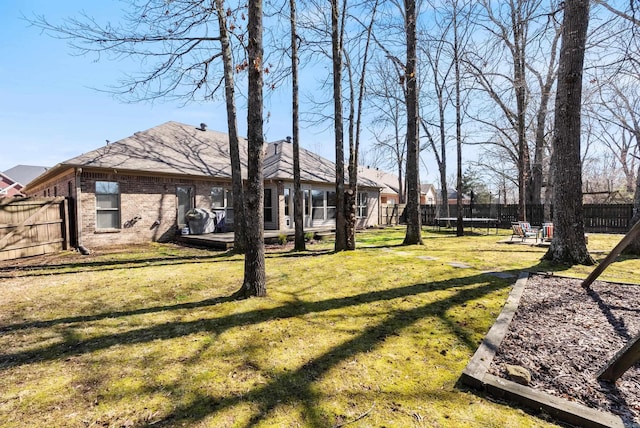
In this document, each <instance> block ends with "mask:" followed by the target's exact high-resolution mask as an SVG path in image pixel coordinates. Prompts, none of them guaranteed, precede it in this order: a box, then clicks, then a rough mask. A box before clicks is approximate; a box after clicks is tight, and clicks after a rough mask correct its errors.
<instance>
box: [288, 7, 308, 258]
mask: <svg viewBox="0 0 640 428" xmlns="http://www.w3.org/2000/svg"><path fill="white" fill-rule="evenodd" d="M289 9H290V12H291V89H292V90H291V96H292V101H291V105H292V118H291V119H292V127H293V223H294V227H295V238H294V248H295V249H296V250H297V251H303V250H304V249H305V247H306V244H305V240H304V213H303V207H302V205H303V203H304V202H303V194H302V185H301V183H300V114H299V100H298V33H297V18H296V1H295V0H289Z"/></svg>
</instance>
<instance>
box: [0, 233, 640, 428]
mask: <svg viewBox="0 0 640 428" xmlns="http://www.w3.org/2000/svg"><path fill="white" fill-rule="evenodd" d="M502 233H503V234H504V233H507V232H502ZM508 236H509V235H502V236H496V235H472V236H465V237H462V238H457V237H455V236H453V235H452V234H451V233H435V232H432V231H427V230H425V232H424V245H422V246H402V245H401V243H402V239H403V238H404V230H403V229H402V228H392V229H386V230H372V231H368V232H363V233H359V234H358V250H357V251H353V252H342V253H338V254H336V253H333V252H332V251H331V249H332V247H333V244H332V243H331V242H319V243H317V244H313V245H309V246H308V251H306V252H303V253H294V252H291V251H286V250H269V251H268V253H267V261H266V263H267V290H268V297H266V298H261V299H257V298H254V299H248V300H243V301H232V300H230V299H229V298H228V296H230V295H231V294H232V293H233V292H234V291H236V290H237V289H238V288H239V287H240V284H241V280H242V269H243V259H242V257H241V256H237V255H232V254H227V253H220V252H213V251H207V250H201V249H193V248H183V247H178V246H174V245H160V244H154V245H149V246H142V247H133V248H130V249H128V250H127V251H124V250H123V249H113V250H111V251H102V252H100V253H96V254H93V255H90V256H79V255H76V254H74V253H62V254H59V255H56V256H55V257H48V258H47V259H46V260H47V264H46V265H41V266H38V265H37V263H36V265H32V266H30V267H25V266H23V267H21V268H18V269H10V268H4V269H2V270H0V426H2V427H44V426H47V427H88V426H109V427H121V426H124V427H140V426H148V425H152V426H190V427H191V426H196V427H249V426H258V427H271V426H273V427H339V426H344V425H348V426H349V427H412V426H416V427H465V426H467V427H505V426H518V427H528V426H529V427H543V426H554V425H553V424H552V423H549V422H546V421H545V420H544V418H538V417H536V416H532V415H530V414H527V413H525V412H524V411H522V410H519V409H515V408H512V407H510V406H508V405H507V404H506V403H502V402H496V401H494V400H490V399H487V398H484V397H482V396H480V395H477V394H476V393H473V392H469V391H465V390H463V389H460V388H458V387H456V383H457V381H458V379H459V377H460V375H461V372H462V370H463V368H464V367H465V365H466V364H467V362H468V361H469V360H470V358H471V356H472V355H473V353H474V351H475V349H476V348H477V346H478V344H479V343H480V341H481V340H482V338H483V337H484V335H485V334H486V332H487V331H488V329H489V328H490V327H491V325H492V324H493V322H494V321H495V318H496V317H497V315H498V314H499V312H500V310H501V308H502V305H503V304H504V302H505V300H506V298H507V295H508V293H509V291H510V288H511V286H512V284H513V282H514V279H513V278H511V279H502V278H500V277H498V276H495V275H493V274H491V272H500V273H509V274H512V275H514V276H516V275H517V274H518V273H519V272H520V271H522V270H542V271H554V270H555V271H557V273H558V274H562V275H569V276H577V277H585V276H586V275H587V274H588V273H589V272H590V271H591V269H592V267H582V266H580V267H574V268H570V269H567V268H564V269H557V268H552V267H550V266H549V265H547V264H545V263H541V262H540V258H541V256H542V255H543V254H544V252H545V249H542V248H537V247H531V246H525V245H506V244H499V243H498V241H499V240H500V239H503V238H505V237H507V238H508ZM620 238H621V236H620V235H595V234H592V235H590V237H589V248H590V250H594V251H595V250H602V251H598V252H596V253H595V254H594V255H595V256H596V258H598V259H602V258H604V256H605V255H606V252H607V251H609V250H610V249H611V248H613V246H614V245H615V244H616V243H617V242H618V241H619V239H620ZM34 260H35V261H37V260H40V259H34ZM452 263H453V264H455V265H456V266H464V267H456V266H454V265H452ZM635 272H640V260H638V259H635V258H623V259H621V260H619V261H618V262H616V263H614V264H613V265H612V266H611V267H610V268H609V269H608V270H607V271H605V274H604V275H603V279H608V280H614V281H624V282H640V275H639V274H636V273H635Z"/></svg>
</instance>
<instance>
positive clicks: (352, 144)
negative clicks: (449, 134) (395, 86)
mask: <svg viewBox="0 0 640 428" xmlns="http://www.w3.org/2000/svg"><path fill="white" fill-rule="evenodd" d="M378 2H379V0H375V2H374V4H373V6H372V11H371V17H370V19H369V23H368V24H364V23H362V22H360V24H361V25H363V26H364V27H365V30H366V38H365V43H364V52H363V53H362V58H361V64H360V73H359V75H357V77H356V73H355V70H354V68H355V64H354V63H353V62H352V60H351V55H350V54H349V53H348V52H346V50H345V52H344V56H345V59H346V61H345V63H346V66H347V72H348V75H349V128H348V129H349V168H348V170H349V188H348V189H347V191H346V192H345V217H346V218H345V226H346V231H345V233H346V240H347V247H346V248H347V249H348V250H355V249H356V216H357V214H356V209H357V202H358V164H359V152H360V134H361V132H360V131H361V128H362V116H363V111H362V110H363V108H364V107H363V104H364V97H365V82H366V76H367V68H368V65H369V48H370V44H371V33H372V31H373V24H374V22H375V17H376V11H377V8H378ZM356 80H357V89H356Z"/></svg>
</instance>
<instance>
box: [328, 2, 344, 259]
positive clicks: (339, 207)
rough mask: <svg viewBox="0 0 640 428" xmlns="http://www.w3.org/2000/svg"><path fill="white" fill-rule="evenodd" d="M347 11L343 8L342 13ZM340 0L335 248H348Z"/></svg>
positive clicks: (335, 31)
mask: <svg viewBox="0 0 640 428" xmlns="http://www.w3.org/2000/svg"><path fill="white" fill-rule="evenodd" d="M344 12H345V11H344V10H343V11H342V13H344ZM339 18H340V10H339V6H338V0H331V45H332V58H333V110H334V116H335V117H334V132H335V150H336V242H335V250H336V251H343V250H345V249H346V248H347V239H346V230H345V226H346V224H345V216H344V212H345V209H344V207H345V204H344V129H343V116H342V33H341V31H340V27H341V26H340V24H339Z"/></svg>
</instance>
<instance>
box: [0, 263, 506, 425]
mask: <svg viewBox="0 0 640 428" xmlns="http://www.w3.org/2000/svg"><path fill="white" fill-rule="evenodd" d="M515 276H517V273H515V275H514V280H515ZM476 284H480V285H478V286H475V287H471V288H470V287H469V286H473V285H476ZM511 285H512V282H511V281H510V280H505V279H501V278H498V277H495V276H491V275H488V274H476V275H471V276H468V277H462V278H455V279H450V280H445V281H439V282H431V283H420V284H414V285H408V286H403V287H398V288H393V289H387V290H381V291H374V292H365V293H361V294H357V295H353V296H349V297H341V298H333V299H326V300H322V301H316V302H304V301H296V302H291V303H288V304H285V305H283V306H280V307H276V308H268V309H257V310H253V311H249V312H246V313H242V314H234V315H230V316H225V317H222V318H215V319H204V320H202V319H201V320H195V321H173V322H167V323H162V324H158V325H155V326H152V327H147V328H140V329H136V330H131V331H127V332H123V333H115V334H109V335H103V336H100V337H96V338H91V339H85V340H82V339H78V338H77V337H74V336H73V335H70V336H68V337H67V338H66V340H65V341H64V342H62V343H58V344H53V345H48V346H44V347H41V348H39V349H36V350H30V351H23V352H17V353H8V354H0V371H2V370H7V369H10V368H12V367H17V366H22V365H28V364H32V363H36V362H37V363H41V362H43V361H58V360H65V359H66V358H69V357H70V356H75V355H82V354H89V353H92V352H95V351H99V350H102V349H107V348H110V347H112V346H115V345H131V344H141V343H147V342H152V341H157V340H169V339H173V338H178V337H182V336H187V335H191V334H195V333H200V332H209V333H212V334H213V335H220V334H221V333H223V332H225V331H227V330H229V329H232V328H235V327H242V326H247V325H255V324H259V323H263V322H267V321H269V320H273V319H278V318H279V319H285V318H291V317H301V316H304V315H306V314H311V313H318V312H323V311H330V310H335V309H342V308H348V307H351V306H356V305H361V304H367V303H375V302H381V301H389V300H393V299H397V298H403V297H410V296H416V295H420V294H423V293H430V292H434V291H442V290H448V289H454V288H455V292H454V294H452V295H450V296H448V297H446V298H443V299H441V300H438V301H435V302H431V303H428V304H425V305H421V306H418V307H415V308H412V309H408V310H397V311H395V312H393V313H392V314H390V316H389V317H387V318H385V320H384V321H382V322H380V323H379V324H377V325H373V326H370V327H368V328H366V329H364V330H362V331H361V332H360V333H359V334H358V335H357V336H356V337H354V338H353V339H351V340H348V341H346V342H344V343H343V344H341V345H339V346H336V347H334V348H332V349H331V350H330V351H328V352H326V353H325V354H323V355H320V356H318V357H316V358H314V359H312V360H310V361H308V362H307V363H306V364H305V365H304V366H302V367H300V368H299V369H297V370H295V371H292V372H287V373H285V374H283V375H279V376H278V377H276V378H275V379H273V380H272V381H270V382H268V383H267V384H264V385H259V386H256V387H255V388H254V389H253V390H251V391H249V392H248V393H246V394H243V395H242V396H228V397H224V398H222V399H220V398H219V397H218V398H216V397H212V396H209V395H206V394H204V393H202V392H196V391H193V392H192V393H191V394H193V397H194V398H193V399H192V400H191V401H190V402H189V403H186V404H184V405H182V406H179V407H177V408H176V409H175V410H174V411H173V412H172V413H171V414H169V415H167V416H165V417H164V419H162V420H161V421H158V422H157V423H158V424H160V425H172V424H176V423H193V422H195V421H198V420H202V419H204V418H205V417H207V416H208V415H210V414H213V413H215V412H217V411H220V410H224V409H225V408H230V407H232V406H234V405H236V404H240V403H243V402H254V403H256V404H257V405H258V406H259V410H258V411H257V412H256V413H255V414H254V416H253V417H252V419H251V420H250V421H249V423H248V424H247V426H252V425H255V424H257V423H258V422H259V421H260V420H262V419H263V418H264V417H266V416H267V415H268V414H269V413H270V412H272V411H273V410H274V409H275V408H276V407H278V406H279V405H280V404H281V403H291V402H300V403H302V405H303V406H304V407H305V408H306V410H307V412H306V413H305V414H306V415H307V417H308V418H310V420H311V422H310V423H311V425H312V426H326V421H324V420H321V416H320V412H319V409H317V408H316V406H317V401H318V397H317V396H316V394H315V393H314V391H313V387H312V386H313V384H314V382H315V381H317V380H318V379H320V378H321V377H322V376H323V375H324V374H325V373H327V372H328V371H329V370H330V369H331V368H332V367H334V366H336V365H337V364H339V363H340V362H342V361H346V360H348V359H350V358H353V356H354V355H357V354H360V353H366V352H368V351H369V350H370V349H372V348H373V347H375V346H377V345H379V344H381V343H383V342H384V340H385V338H386V337H388V336H390V335H396V334H398V331H399V330H402V329H404V328H407V327H409V326H411V325H413V324H415V323H416V322H418V321H419V320H421V319H423V318H425V317H428V316H437V317H439V318H442V319H446V316H445V312H446V311H447V310H449V309H451V308H453V307H454V306H456V305H460V304H463V303H464V302H468V301H471V300H474V299H478V298H480V297H482V296H484V295H487V294H490V293H493V292H495V291H497V290H500V289H503V288H505V287H510V286H511ZM229 301H230V298H229V297H221V298H218V299H207V300H204V301H201V302H194V303H185V304H179V305H171V306H164V307H156V308H146V309H139V310H134V311H124V312H116V313H106V314H99V315H93V316H79V317H70V318H61V319H59V320H51V321H39V322H38V321H36V322H33V323H28V324H25V325H22V326H8V327H5V328H4V329H3V330H2V331H3V332H8V331H15V330H18V329H19V328H34V327H35V328H45V327H49V326H52V325H55V324H62V323H76V322H78V323H82V322H87V321H93V320H99V319H103V318H115V317H121V316H129V315H138V314H148V313H153V312H158V311H167V310H181V309H189V308H196V307H204V306H212V305H216V304H222V303H225V302H229ZM449 326H450V328H451V330H452V333H453V334H454V335H456V336H457V337H459V338H460V339H461V340H462V342H464V343H465V344H466V346H467V347H468V348H469V350H470V351H474V350H475V349H476V347H477V346H478V344H477V343H476V342H474V341H473V340H472V339H471V337H470V336H469V334H467V333H465V331H464V328H463V327H461V326H458V325H453V324H450V323H449Z"/></svg>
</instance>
